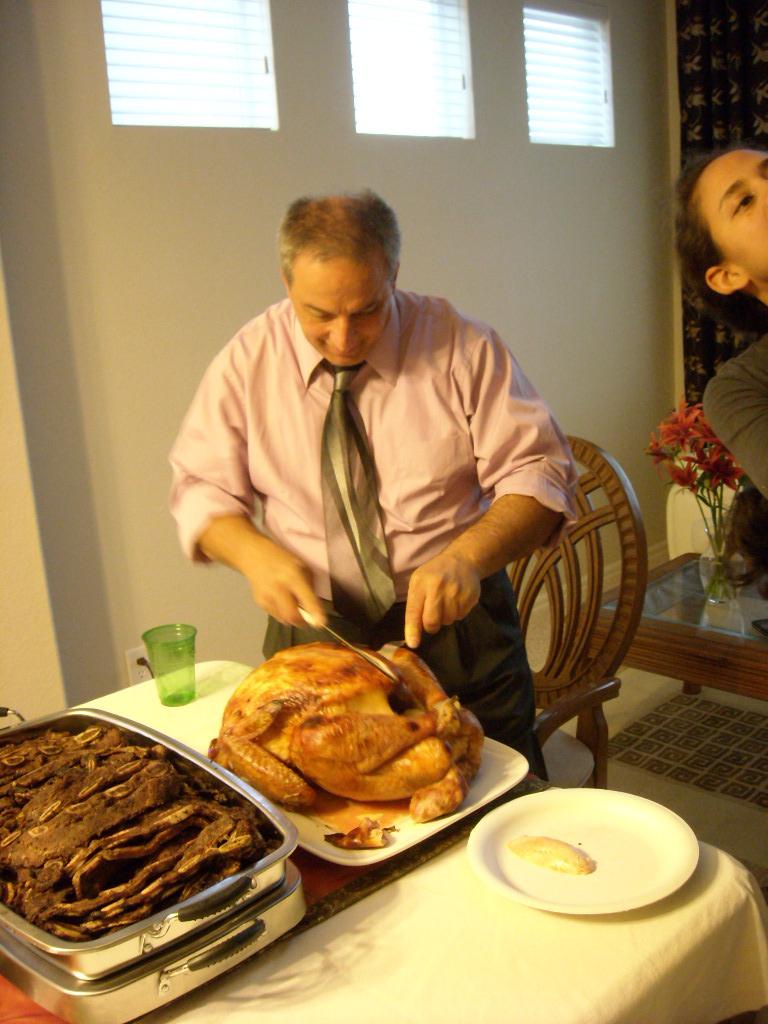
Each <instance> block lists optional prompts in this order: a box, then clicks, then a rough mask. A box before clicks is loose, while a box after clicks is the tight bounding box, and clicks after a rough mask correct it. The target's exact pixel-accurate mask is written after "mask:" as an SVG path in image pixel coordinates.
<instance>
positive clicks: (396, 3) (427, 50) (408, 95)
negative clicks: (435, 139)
mask: <svg viewBox="0 0 768 1024" xmlns="http://www.w3.org/2000/svg"><path fill="white" fill-rule="evenodd" d="M347 8H348V13H349V37H350V46H351V51H352V85H353V91H354V103H355V129H356V130H357V132H358V133H360V134H368V135H428V136H447V137H454V138H461V139H472V138H474V135H475V119H474V104H473V100H472V71H471V61H470V50H469V22H468V18H467V4H466V0H347Z"/></svg>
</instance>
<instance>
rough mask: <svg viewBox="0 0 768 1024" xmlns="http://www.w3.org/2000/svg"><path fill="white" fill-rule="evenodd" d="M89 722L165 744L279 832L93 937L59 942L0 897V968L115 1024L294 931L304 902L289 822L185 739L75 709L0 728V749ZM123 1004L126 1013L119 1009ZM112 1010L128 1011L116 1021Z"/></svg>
mask: <svg viewBox="0 0 768 1024" xmlns="http://www.w3.org/2000/svg"><path fill="white" fill-rule="evenodd" d="M97 723H98V724H104V725H109V726H115V727H117V728H119V729H120V730H122V731H123V732H124V733H125V734H126V737H127V739H128V740H129V741H130V742H131V743H132V744H136V745H141V746H154V745H155V744H160V745H162V746H164V747H165V748H167V750H168V751H169V753H170V755H171V757H172V759H178V760H179V761H181V762H184V763H185V765H186V767H193V768H195V769H198V770H200V771H202V772H205V773H207V774H208V775H209V776H212V777H213V779H215V780H216V782H217V783H218V784H219V785H222V786H224V787H225V788H226V789H228V790H229V791H234V793H235V794H237V795H238V796H239V797H240V798H242V800H244V801H246V802H247V803H249V804H250V805H252V806H254V807H255V808H256V809H257V810H258V811H259V812H260V813H261V815H263V817H264V818H265V819H266V820H267V822H269V823H270V824H271V826H273V827H274V829H275V830H276V831H277V833H278V835H279V837H281V841H280V845H279V846H278V848H277V849H275V850H272V851H271V852H270V853H268V854H267V855H266V856H264V857H263V858H262V859H260V860H258V861H257V862H256V863H253V864H248V865H247V866H246V867H245V868H244V869H243V870H240V871H238V872H237V873H236V874H234V875H232V876H230V877H228V878H226V879H224V880H222V881H219V882H217V883H215V884H213V885H210V886H209V887H208V888H206V889H204V890H203V891H201V892H199V893H197V894H196V895H194V896H192V897H190V898H188V899H186V900H183V901H181V902H178V903H175V904H174V905H172V906H170V907H166V908H164V909H162V910H160V911H158V912H157V913H155V914H153V915H151V916H149V917H145V918H143V919H142V920H140V921H137V922H135V923H134V924H130V925H127V926H125V927H122V928H119V929H118V930H116V931H113V932H110V933H107V934H105V935H102V936H100V937H98V938H94V939H89V940H85V941H72V942H70V941H65V940H62V939H59V938H57V937H56V936H54V935H53V934H51V933H49V932H46V931H44V930H42V929H41V928H38V927H36V926H35V925H32V924H30V923H29V922H28V921H26V920H25V919H24V918H22V917H20V916H19V915H18V914H16V913H14V912H13V911H12V910H11V909H10V908H9V907H7V906H6V905H5V904H2V903H0V970H1V971H2V973H4V974H5V975H6V976H7V977H8V978H9V979H10V980H11V981H14V983H15V984H17V985H18V986H19V987H20V988H21V989H22V990H23V991H25V992H26V993H27V994H28V995H30V997H31V998H32V999H34V1000H36V1001H37V1002H40V1003H41V1005H43V1006H45V1007H46V1008H48V1009H51V1010H53V1011H54V1012H56V1013H58V1014H59V1015H60V1016H63V1017H64V1019H65V1020H68V1021H69V1020H71V1021H75V1022H77V1024H80V1022H87V1024H91V1022H92V1024H100V1022H102V1021H103V1022H105V1024H106V1022H109V1024H120V1022H122V1021H124V1020H131V1019H133V1018H134V1017H136V1016H138V1015H139V1014H140V1013H144V1012H146V1009H151V1008H152V1007H153V1006H156V1005H158V1002H162V1001H167V1000H168V999H172V998H176V996H178V995H180V994H182V993H183V992H186V991H189V990H190V989H191V988H194V987H195V986H196V985H199V984H201V983H202V982H204V981H206V980H208V979H209V978H210V977H213V976H215V975H216V974H218V973H220V972H221V971H223V970H227V969H229V967H230V966H232V965H233V964H234V963H237V962H239V961H240V960H242V959H245V958H246V957H247V956H251V955H252V954H253V953H255V952H256V951H257V950H258V949H260V948H262V947H263V946H264V945H266V944H267V943H269V942H271V941H273V940H274V939H275V938H276V937H277V936H278V935H280V934H282V932H284V931H286V930H287V929H289V928H291V927H293V925H294V924H296V923H297V921H298V920H300V919H301V917H302V916H303V913H304V909H305V906H304V899H303V893H302V890H301V881H300V878H299V877H298V876H297V874H296V872H295V869H294V868H293V866H292V865H291V864H290V863H289V862H288V861H287V858H288V856H289V855H290V854H291V853H292V852H293V850H294V849H295V847H296V844H297V838H298V836H297V831H296V828H295V826H294V825H293V823H292V822H291V821H290V820H289V819H288V818H287V817H286V816H285V815H284V814H283V813H282V812H281V811H280V810H279V809H277V808H276V807H275V806H273V805H272V804H271V803H270V802H269V801H268V800H267V799H266V798H265V797H263V796H262V795H261V794H260V793H258V792H257V791H256V790H254V789H252V788H251V787H250V786H248V785H247V784H246V783H244V782H243V781H242V780H241V779H239V778H237V777H236V776H235V775H233V774H232V773H230V772H228V771H227V770H226V769H224V768H221V767H220V766H219V765H218V764H216V763H215V762H212V761H210V760H208V759H207V758H205V757H202V756H201V755H200V754H198V753H197V752H196V751H194V750H192V749H191V748H189V747H187V746H186V745H185V744H182V743H179V742H177V741H175V740H173V739H171V738H170V737H168V736H165V735H162V734H161V733H158V732H155V731H154V730H153V729H150V728H148V727H146V726H143V725H139V724H137V723H135V722H131V721H128V720H127V719H124V718H121V717H119V716H117V715H113V714H110V713H108V712H104V711H100V710H96V709H90V708H77V709H72V710H69V711H65V712H63V713H61V714H58V715H51V716H47V717H46V718H40V719H37V720H36V721H33V722H29V723H25V724H24V725H22V726H19V727H17V728H14V729H11V730H9V731H6V732H3V733H2V735H1V736H0V750H1V749H2V747H3V746H5V745H6V744H8V743H16V742H19V741H20V740H23V739H24V738H26V737H28V736H30V735H34V734H36V733H38V732H40V731H44V730H46V729H56V730H58V731H68V732H72V733H78V732H80V731H82V730H83V729H85V728H88V727H89V726H92V725H94V724H97ZM169 972H170V973H169ZM177 979H181V980H177ZM126 987H128V988H130V993H131V995H130V1000H129V1001H128V1002H127V1003H126V1001H125V998H124V997H125V992H126ZM150 989H151V990H152V993H153V995H152V1001H149V1002H148V1004H147V1006H146V1008H145V1009H140V1008H139V1003H140V1001H141V999H145V1000H150V996H149V992H150ZM166 991H167V992H170V993H171V994H170V995H166ZM138 993H142V995H141V999H140V998H139V995H138ZM123 1005H128V1006H130V1010H122V1009H119V1007H121V1006H123ZM86 1007H87V1009H86ZM104 1007H108V1008H109V1009H108V1010H104V1009H103V1008H104ZM118 1012H125V1013H129V1014H130V1016H120V1017H119V1018H118V1016H116V1013H118ZM68 1014H69V1015H68Z"/></svg>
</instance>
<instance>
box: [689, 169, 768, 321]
mask: <svg viewBox="0 0 768 1024" xmlns="http://www.w3.org/2000/svg"><path fill="white" fill-rule="evenodd" d="M694 200H695V201H696V202H698V206H699V211H700V213H701V217H702V219H703V221H704V223H705V224H706V226H707V227H708V228H709V232H710V234H711V236H712V240H713V241H714V243H715V245H716V246H717V248H718V249H719V250H720V252H721V253H722V254H723V258H722V260H721V262H720V263H718V264H716V265H715V266H713V267H710V268H709V270H708V271H707V273H706V274H705V277H706V281H707V284H708V285H709V287H710V288H712V289H714V291H716V292H720V293H721V294H723V295H729V294H731V293H732V292H735V291H739V290H741V289H743V290H744V291H746V292H748V293H749V294H751V295H755V296H756V297H757V298H758V299H760V301H761V302H764V303H766V304H768V152H763V151H760V150H753V149H737V150H733V151H732V152H730V153H724V154H723V156H719V157H717V158H716V159H715V160H713V161H712V163H710V164H709V165H708V166H707V167H706V168H705V169H704V171H703V172H702V174H701V177H700V178H699V181H698V184H697V186H696V190H695V192H694Z"/></svg>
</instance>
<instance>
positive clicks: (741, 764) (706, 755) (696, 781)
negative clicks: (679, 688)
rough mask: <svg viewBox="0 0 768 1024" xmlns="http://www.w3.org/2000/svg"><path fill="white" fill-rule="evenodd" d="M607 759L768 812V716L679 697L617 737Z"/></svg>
mask: <svg viewBox="0 0 768 1024" xmlns="http://www.w3.org/2000/svg"><path fill="white" fill-rule="evenodd" d="M608 756H609V757H611V758H613V759H615V760H616V761H619V762H621V763H623V764H626V765H631V766H633V767H635V768H642V769H643V770H644V771H648V772H654V773H655V774H657V775H665V776H667V777H668V778H670V779H675V780H676V781H678V782H684V783H687V784H688V785H690V786H698V787H699V788H700V789H704V790H708V791H709V792H712V793H722V794H723V795H725V796H729V797H734V798H735V799H737V800H746V801H748V802H749V803H754V804H757V805H758V806H759V807H765V808H768V714H765V715H763V714H759V713H757V712H754V711H743V710H741V709H739V708H733V707H729V706H728V705H726V704H718V703H717V702H716V701H714V700H709V699H705V698H703V697H694V696H689V695H688V694H679V695H678V696H677V697H673V698H672V700H669V701H667V702H666V704H661V705H660V706H659V707H657V708H654V710H653V711H651V712H650V713H649V714H647V715H646V716H645V717H644V718H641V719H639V720H638V721H637V722H633V723H632V724H631V725H628V726H627V728H626V729H624V730H623V731H622V732H620V733H618V734H617V735H616V736H614V737H613V738H612V739H611V741H610V744H609V747H608Z"/></svg>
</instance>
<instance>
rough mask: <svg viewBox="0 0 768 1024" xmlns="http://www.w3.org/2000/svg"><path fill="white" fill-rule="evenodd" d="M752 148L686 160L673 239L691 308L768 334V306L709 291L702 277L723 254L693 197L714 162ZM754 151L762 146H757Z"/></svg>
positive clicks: (741, 146) (742, 328) (679, 183)
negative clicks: (725, 155) (719, 158)
mask: <svg viewBox="0 0 768 1024" xmlns="http://www.w3.org/2000/svg"><path fill="white" fill-rule="evenodd" d="M751 148H752V146H750V145H749V144H747V143H745V142H739V143H736V144H733V145H730V146H724V147H722V148H721V149H717V150H714V151H711V150H710V151H707V152H706V153H696V154H694V155H693V156H692V157H690V158H689V160H688V161H687V162H686V164H685V166H684V167H683V169H682V171H681V172H680V176H679V177H678V179H677V187H676V200H677V209H676V215H675V239H676V242H677V254H678V257H679V259H680V270H681V273H682V276H683V283H684V284H685V285H686V286H687V289H688V293H689V296H690V298H691V301H692V302H693V304H694V306H695V307H696V308H697V309H699V310H701V311H702V312H704V313H707V314H709V315H710V316H713V317H714V318H715V319H716V320H722V321H723V322H724V323H726V324H728V325H729V326H730V327H733V328H734V329H735V330H737V331H744V332H749V333H750V334H763V333H765V332H766V331H768V307H766V306H765V305H764V304H763V303H762V302H761V301H760V300H759V299H757V298H755V296H754V295H748V294H747V293H746V292H744V291H736V292H733V293H731V294H730V295H721V294H720V293H719V292H716V291H714V290H713V289H712V288H710V287H709V285H708V284H707V282H706V280H705V278H704V275H705V274H706V272H707V270H709V268H710V267H713V266H715V264H717V263H720V261H721V260H722V258H723V254H722V253H721V252H720V250H719V249H718V247H717V246H716V245H715V242H714V240H713V238H712V235H711V234H710V231H709V228H708V227H707V225H706V224H705V223H704V220H703V218H702V216H701V210H700V208H699V201H698V198H697V196H696V188H697V186H698V184H699V180H700V178H701V175H702V174H703V172H704V171H705V170H706V168H707V167H709V165H710V164H711V163H712V162H713V161H715V160H717V159H718V157H721V156H723V155H724V154H725V153H732V152H734V151H736V150H746V149H751ZM755 148H756V149H758V150H759V149H760V148H761V147H760V146H759V145H756V146H755Z"/></svg>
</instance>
